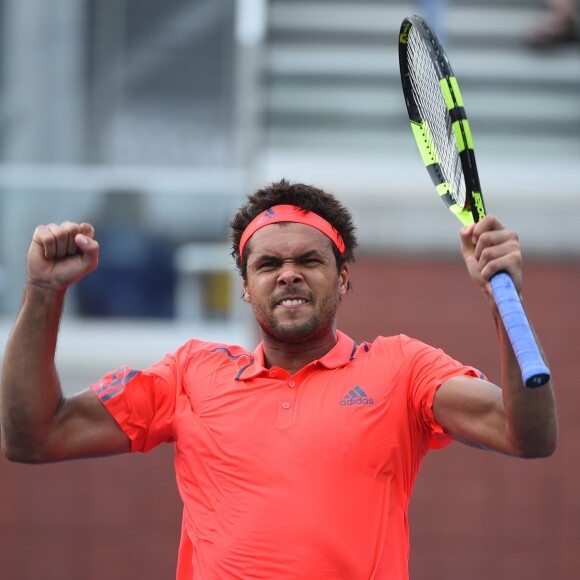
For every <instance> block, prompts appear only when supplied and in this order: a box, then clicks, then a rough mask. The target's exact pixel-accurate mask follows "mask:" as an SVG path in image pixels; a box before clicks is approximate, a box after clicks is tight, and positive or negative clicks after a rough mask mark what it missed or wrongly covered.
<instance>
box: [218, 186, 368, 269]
mask: <svg viewBox="0 0 580 580" xmlns="http://www.w3.org/2000/svg"><path fill="white" fill-rule="evenodd" d="M285 204H287V205H295V206H297V207H300V208H302V209H306V210H308V211H312V212H314V213H316V214H318V215H319V216H320V217H322V218H324V219H325V220H326V221H327V222H329V223H330V225H332V226H333V227H334V228H335V229H336V230H337V231H338V233H339V234H340V236H341V237H342V239H343V241H344V245H345V248H346V249H345V254H344V256H343V255H341V253H340V252H339V250H338V248H337V247H336V246H335V245H334V244H333V250H334V255H335V258H336V264H337V267H338V269H339V270H340V268H341V267H342V265H343V264H345V263H348V262H354V260H355V256H354V249H355V248H356V246H357V239H356V234H355V227H354V224H353V220H352V215H351V213H350V211H349V210H348V209H346V208H345V207H344V206H343V205H342V204H341V203H340V202H339V201H338V200H337V199H336V198H335V197H334V195H332V194H331V193H327V192H326V191H324V190H322V189H319V188H317V187H314V186H312V185H305V184H303V183H290V182H288V181H287V180H285V179H282V180H280V181H278V182H276V183H272V184H270V185H268V186H267V187H264V188H262V189H259V190H258V191H256V192H255V193H253V194H250V195H248V197H247V200H246V203H245V204H244V205H243V206H242V207H241V208H240V209H239V210H238V213H237V214H236V215H235V216H234V217H233V219H232V220H231V222H230V224H229V225H230V228H231V230H232V231H231V237H232V252H231V253H232V256H233V258H234V260H235V262H236V267H237V269H238V271H239V272H240V273H241V275H242V277H243V278H244V279H245V278H246V274H247V261H248V260H247V255H246V252H244V256H240V252H239V246H240V239H241V237H242V234H243V233H244V230H245V229H246V228H247V227H248V224H249V223H250V222H251V221H252V220H253V219H254V218H255V217H256V216H258V215H259V214H260V213H261V212H263V211H265V210H267V209H268V208H270V207H272V206H274V205H285Z"/></svg>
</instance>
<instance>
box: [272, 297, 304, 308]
mask: <svg viewBox="0 0 580 580" xmlns="http://www.w3.org/2000/svg"><path fill="white" fill-rule="evenodd" d="M307 303H308V300H306V299H304V298H285V299H284V300H280V302H278V304H277V306H284V307H286V308H292V307H295V306H302V305H303V304H307Z"/></svg>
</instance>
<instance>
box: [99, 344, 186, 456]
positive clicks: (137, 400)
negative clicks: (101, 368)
mask: <svg viewBox="0 0 580 580" xmlns="http://www.w3.org/2000/svg"><path fill="white" fill-rule="evenodd" d="M180 384H181V378H180V370H179V365H178V363H177V356H176V355H175V354H170V355H166V356H165V357H164V358H163V359H161V360H160V361H159V362H157V363H155V364H153V365H151V366H150V367H148V368H146V369H144V370H137V369H132V368H130V367H126V366H123V367H120V368H118V369H116V370H114V371H112V372H110V373H108V374H107V375H105V376H104V377H102V378H101V379H100V380H99V381H98V382H96V383H94V384H92V385H90V388H91V389H92V390H93V391H94V392H95V393H96V395H97V396H98V397H99V398H100V400H101V402H102V403H103V405H105V407H106V408H107V410H108V411H109V412H110V413H111V415H112V416H113V417H114V419H115V420H116V421H117V423H118V424H119V426H120V427H121V429H123V431H124V432H125V434H126V435H127V436H128V437H129V439H130V440H131V451H142V452H145V451H149V450H150V449H153V448H154V447H156V446H157V445H159V444H160V443H163V442H171V441H173V438H174V435H173V417H174V414H175V406H176V398H177V391H178V388H179V385H180Z"/></svg>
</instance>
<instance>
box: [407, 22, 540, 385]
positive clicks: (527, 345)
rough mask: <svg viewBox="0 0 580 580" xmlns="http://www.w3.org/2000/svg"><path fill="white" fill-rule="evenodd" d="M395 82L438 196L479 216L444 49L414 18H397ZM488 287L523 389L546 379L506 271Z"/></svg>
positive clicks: (468, 145) (463, 121) (473, 170)
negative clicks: (397, 79) (397, 80)
mask: <svg viewBox="0 0 580 580" xmlns="http://www.w3.org/2000/svg"><path fill="white" fill-rule="evenodd" d="M399 65H400V72H401V83H402V85H403V93H404V95H405V102H406V105H407V112H408V114H409V119H410V121H411V128H412V130H413V135H414V136H415V141H416V142H417V146H418V148H419V151H420V153H421V157H422V159H423V163H424V164H425V167H426V168H427V172H428V173H429V176H430V177H431V180H432V181H433V184H434V185H435V189H436V190H437V192H438V193H439V196H440V197H441V199H442V200H443V201H444V202H445V204H446V205H447V207H448V208H449V210H450V211H451V213H452V214H453V215H455V216H456V217H457V218H458V219H459V221H461V223H462V224H463V225H466V226H467V225H470V224H473V223H475V222H477V221H479V220H480V219H482V218H484V217H485V205H484V203H483V196H482V194H481V187H480V185H479V176H478V173H477V166H476V164H475V153H474V149H473V140H472V138H471V130H470V128H469V122H468V120H467V116H466V114H465V108H464V106H463V99H462V97H461V93H460V91H459V86H458V84H457V79H456V78H455V76H454V74H453V70H452V69H451V65H450V63H449V59H448V58H447V54H446V53H445V49H444V48H443V46H442V45H441V42H440V41H439V39H438V38H437V35H436V34H435V33H434V32H433V31H432V30H431V28H430V27H429V25H428V24H427V23H426V22H425V20H424V19H423V18H421V17H420V16H416V15H415V16H410V17H408V18H405V19H404V20H403V23H402V24H401V30H400V34H399ZM490 284H491V289H492V292H493V296H494V299H495V302H496V304H497V307H498V310H499V312H500V315H501V318H502V320H503V324H504V326H505V329H506V331H507V333H508V336H509V338H510V341H511V344H512V347H513V349H514V352H515V354H516V357H517V360H518V363H519V365H520V369H521V371H522V378H523V380H524V384H525V385H526V387H540V386H542V385H544V384H545V383H547V382H548V381H549V380H550V371H549V369H548V368H547V366H546V364H545V362H544V359H543V357H542V354H541V353H540V349H539V347H538V343H537V342H536V339H535V337H534V333H533V331H532V329H531V326H530V323H529V321H528V318H527V316H526V313H525V311H524V308H523V306H522V303H521V300H520V298H519V295H518V293H517V291H516V288H515V286H514V283H513V281H512V279H511V277H510V276H509V274H507V272H499V273H497V274H496V275H495V276H493V277H492V279H491V281H490Z"/></svg>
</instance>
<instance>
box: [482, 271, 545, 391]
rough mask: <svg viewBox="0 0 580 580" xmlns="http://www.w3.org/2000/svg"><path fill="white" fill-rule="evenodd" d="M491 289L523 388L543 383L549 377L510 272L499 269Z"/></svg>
mask: <svg viewBox="0 0 580 580" xmlns="http://www.w3.org/2000/svg"><path fill="white" fill-rule="evenodd" d="M490 284H491V289H492V292H493V296H494V298H495V303H496V304H497V307H498V310H499V313H500V315H501V318H502V320H503V324H504V326H505V329H506V331H507V333H508V336H509V338H510V341H511V343H512V347H513V349H514V352H515V354H516V358H517V359H518V363H519V365H520V369H521V371H522V378H523V379H524V384H525V385H526V387H529V388H534V387H541V386H542V385H545V384H546V383H547V382H548V381H549V380H550V369H548V367H547V366H546V363H545V362H544V359H543V357H542V354H541V353H540V349H539V347H538V343H537V342H536V339H535V337H534V333H533V332H532V328H531V326H530V323H529V321H528V317H527V316H526V313H525V311H524V307H523V305H522V302H521V300H520V297H519V296H518V293H517V290H516V287H515V286H514V283H513V280H512V279H511V277H510V275H509V274H507V273H506V272H499V273H498V274H496V275H495V276H493V277H492V279H491V281H490Z"/></svg>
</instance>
